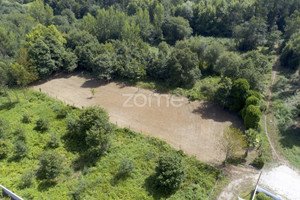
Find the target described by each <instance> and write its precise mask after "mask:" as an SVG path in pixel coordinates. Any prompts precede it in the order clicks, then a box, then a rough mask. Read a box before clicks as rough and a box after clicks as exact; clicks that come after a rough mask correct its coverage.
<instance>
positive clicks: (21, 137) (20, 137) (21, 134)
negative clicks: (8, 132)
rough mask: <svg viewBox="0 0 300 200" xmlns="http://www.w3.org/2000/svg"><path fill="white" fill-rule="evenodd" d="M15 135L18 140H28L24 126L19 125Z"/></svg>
mask: <svg viewBox="0 0 300 200" xmlns="http://www.w3.org/2000/svg"><path fill="white" fill-rule="evenodd" d="M14 135H15V136H16V137H17V139H18V140H22V141H25V140H26V135H25V130H24V129H23V128H22V127H19V128H18V129H17V130H16V131H15V132H14Z"/></svg>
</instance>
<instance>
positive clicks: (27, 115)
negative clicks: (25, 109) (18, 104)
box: [22, 113, 31, 124]
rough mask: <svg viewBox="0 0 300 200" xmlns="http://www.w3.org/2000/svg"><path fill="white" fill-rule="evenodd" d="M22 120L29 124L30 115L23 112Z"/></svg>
mask: <svg viewBox="0 0 300 200" xmlns="http://www.w3.org/2000/svg"><path fill="white" fill-rule="evenodd" d="M22 122H23V123H25V124H29V123H30V122H31V115H29V114H27V113H25V114H23V118H22Z"/></svg>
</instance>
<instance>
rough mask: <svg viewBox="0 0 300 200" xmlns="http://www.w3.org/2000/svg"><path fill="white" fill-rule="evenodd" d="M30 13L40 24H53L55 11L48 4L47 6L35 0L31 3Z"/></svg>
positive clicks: (40, 0) (39, 0)
mask: <svg viewBox="0 0 300 200" xmlns="http://www.w3.org/2000/svg"><path fill="white" fill-rule="evenodd" d="M28 12H29V15H30V16H31V17H33V18H34V19H35V21H37V22H38V23H41V24H43V25H45V26H49V25H51V24H52V20H53V10H52V8H51V7H50V6H49V5H48V4H46V5H45V4H44V2H43V1H42V0H35V1H34V2H33V3H31V5H30V7H29V9H28Z"/></svg>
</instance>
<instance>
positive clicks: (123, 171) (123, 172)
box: [118, 159, 135, 177]
mask: <svg viewBox="0 0 300 200" xmlns="http://www.w3.org/2000/svg"><path fill="white" fill-rule="evenodd" d="M134 167H135V164H134V162H133V161H132V160H128V159H123V160H122V162H121V163H120V166H119V172H118V176H119V177H126V176H129V175H130V173H131V172H132V171H133V170H134Z"/></svg>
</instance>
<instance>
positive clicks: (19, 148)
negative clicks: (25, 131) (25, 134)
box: [14, 140, 29, 158]
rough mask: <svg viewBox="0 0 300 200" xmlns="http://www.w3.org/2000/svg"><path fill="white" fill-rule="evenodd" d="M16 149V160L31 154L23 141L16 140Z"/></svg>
mask: <svg viewBox="0 0 300 200" xmlns="http://www.w3.org/2000/svg"><path fill="white" fill-rule="evenodd" d="M14 149H15V151H14V156H15V158H24V157H26V155H27V153H28V152H29V148H28V146H27V144H26V143H25V142H24V141H23V140H16V141H15V142H14Z"/></svg>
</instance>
